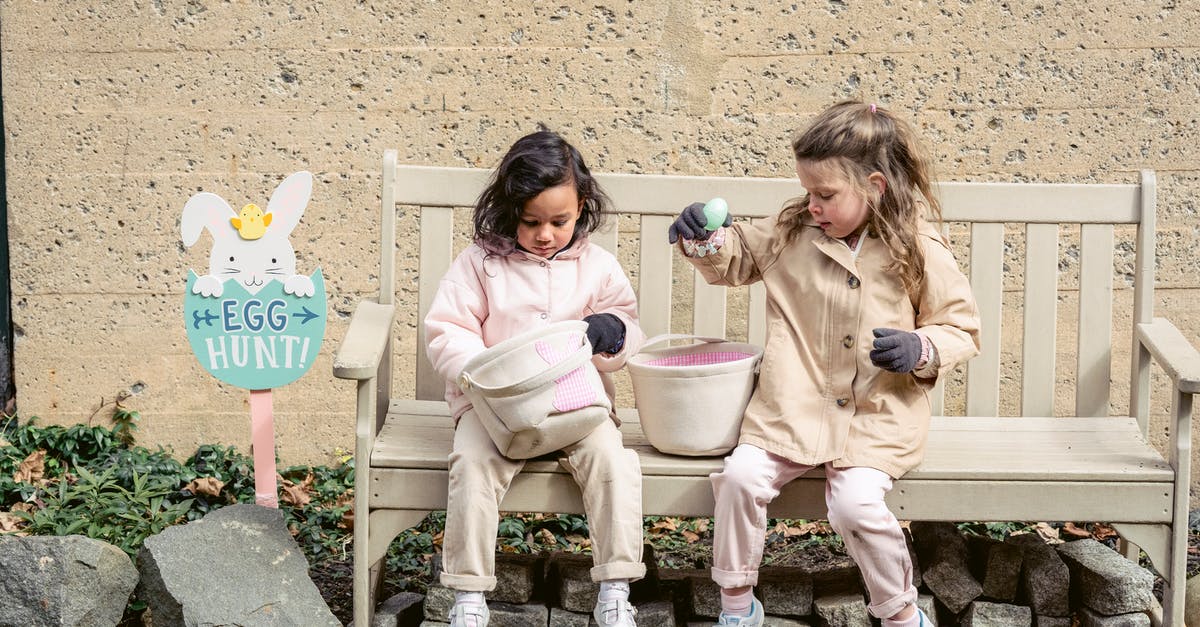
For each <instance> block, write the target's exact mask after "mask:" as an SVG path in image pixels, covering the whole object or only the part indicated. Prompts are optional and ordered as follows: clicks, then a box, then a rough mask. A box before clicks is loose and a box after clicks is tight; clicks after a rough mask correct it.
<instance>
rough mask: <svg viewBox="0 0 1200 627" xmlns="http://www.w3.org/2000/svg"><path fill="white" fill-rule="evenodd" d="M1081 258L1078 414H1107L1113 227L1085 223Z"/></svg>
mask: <svg viewBox="0 0 1200 627" xmlns="http://www.w3.org/2000/svg"><path fill="white" fill-rule="evenodd" d="M1079 260H1080V263H1079V335H1078V339H1077V341H1076V346H1077V350H1078V355H1079V363H1078V365H1077V370H1076V373H1077V374H1076V384H1075V414H1076V415H1078V416H1107V415H1109V407H1108V404H1109V389H1110V388H1111V387H1112V384H1111V370H1112V339H1111V338H1112V318H1113V315H1112V306H1113V289H1112V272H1113V227H1112V226H1110V225H1107V224H1084V225H1082V226H1081V227H1080V232H1079Z"/></svg>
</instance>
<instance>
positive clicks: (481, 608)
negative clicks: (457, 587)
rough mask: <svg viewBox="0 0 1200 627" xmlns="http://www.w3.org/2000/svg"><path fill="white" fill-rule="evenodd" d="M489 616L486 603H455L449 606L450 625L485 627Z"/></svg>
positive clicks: (490, 615) (454, 626) (455, 626)
mask: <svg viewBox="0 0 1200 627" xmlns="http://www.w3.org/2000/svg"><path fill="white" fill-rule="evenodd" d="M491 617H492V613H491V612H490V611H488V606H487V605H476V604H474V603H455V604H454V607H452V608H450V627H487V624H488V619H490V618H491Z"/></svg>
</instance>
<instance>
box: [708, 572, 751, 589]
mask: <svg viewBox="0 0 1200 627" xmlns="http://www.w3.org/2000/svg"><path fill="white" fill-rule="evenodd" d="M712 580H713V581H715V582H716V583H717V585H718V586H720V587H722V588H744V587H746V586H757V585H758V571H757V570H742V571H738V570H721V569H720V568H713V569H712Z"/></svg>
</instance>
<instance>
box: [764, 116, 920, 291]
mask: <svg viewBox="0 0 1200 627" xmlns="http://www.w3.org/2000/svg"><path fill="white" fill-rule="evenodd" d="M792 152H793V153H794V154H795V157H796V160H797V161H809V162H814V163H815V162H824V163H826V164H828V165H830V166H833V167H836V168H838V169H839V170H841V172H842V173H843V174H844V175H845V176H846V179H847V180H848V181H849V182H850V184H851V185H852V186H853V187H854V189H855V191H856V192H858V193H859V194H860V195H861V196H862V197H863V199H864V200H866V202H867V206H868V208H869V211H868V216H867V229H868V231H867V232H868V234H869V235H871V236H874V237H878V238H880V239H882V240H883V243H884V244H885V245H886V246H887V248H888V251H889V252H890V253H891V258H892V262H891V263H890V264H889V265H888V267H887V269H888V271H889V272H895V273H896V274H897V275H898V276H899V277H900V280H901V283H902V284H903V285H904V289H905V290H906V291H907V292H908V293H909V295H913V294H915V293H916V291H917V289H918V288H919V286H920V284H921V281H923V280H924V278H925V255H924V253H923V252H922V251H921V246H920V243H919V240H918V238H917V229H918V227H919V224H920V219H921V217H922V213H923V212H925V210H926V209H928V212H929V214H930V216H931V217H932V218H933V220H934V221H935V222H937V223H938V224H941V221H942V207H941V204H940V203H939V202H938V199H937V195H936V194H934V193H933V189H932V185H933V183H932V180H933V168H932V164H931V162H930V161H929V158H928V157H927V156H926V154H925V151H924V147H923V146H922V144H921V142H920V141H919V140H918V138H917V135H916V133H915V132H914V131H913V129H912V127H911V126H910V125H909V124H908V123H907V122H905V121H904V120H902V119H900V118H899V117H897V116H896V115H895V114H893V113H892V112H890V111H888V110H887V109H885V108H883V107H880V106H878V105H867V104H864V103H862V102H858V101H845V102H840V103H838V104H836V105H833V106H832V107H829V108H828V109H826V110H825V111H823V112H821V113H820V114H819V115H818V116H817V118H816V119H815V120H814V121H813V122H812V124H811V125H809V127H808V128H807V129H806V130H805V131H804V132H802V133H800V134H799V135H798V136H797V137H796V138H795V140H793V141H792ZM875 172H878V173H880V174H882V175H883V177H884V179H885V180H886V181H887V184H886V185H885V186H884V190H883V193H882V194H880V193H879V191H878V189H877V188H876V187H875V186H874V185H872V184H871V183H870V181H869V180H868V177H870V175H871V174H872V173H875ZM808 203H809V197H808V196H807V195H805V196H801V197H800V198H797V199H795V200H792V201H790V202H789V203H788V204H787V205H786V206H785V207H784V208H783V210H782V211H781V212H780V216H779V226H780V228H783V229H785V230H786V231H787V232H788V234H789V236H794V235H795V234H797V233H799V229H800V223H801V220H802V219H803V217H804V214H806V213H808Z"/></svg>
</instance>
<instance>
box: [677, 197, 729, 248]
mask: <svg viewBox="0 0 1200 627" xmlns="http://www.w3.org/2000/svg"><path fill="white" fill-rule="evenodd" d="M707 222H708V218H707V217H705V215H704V203H702V202H694V203H692V204H690V205H688V206H687V208H686V209H684V210H683V211H682V212H680V213H679V217H678V218H675V221H674V222H672V223H671V228H670V229H668V230H667V241H668V242H670V243H672V244H674V243H675V242H676V241H677V240H678V239H679V238H680V237H682V238H684V239H690V240H706V239H708V238H709V236H710V235H712V234H713V231H709V230H707V229H705V228H704V225H705V224H706V223H707ZM730 224H733V216H732V215H727V216H725V223H724V224H722V225H721V226H729V225H730Z"/></svg>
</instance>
